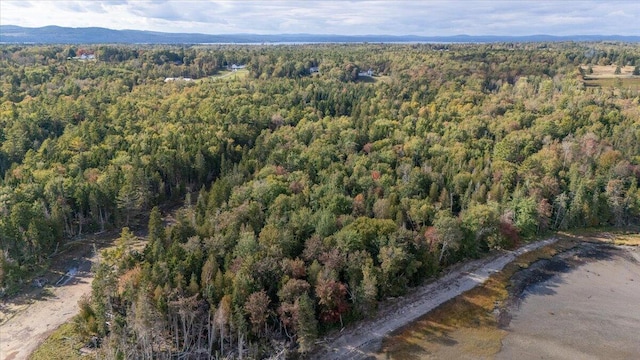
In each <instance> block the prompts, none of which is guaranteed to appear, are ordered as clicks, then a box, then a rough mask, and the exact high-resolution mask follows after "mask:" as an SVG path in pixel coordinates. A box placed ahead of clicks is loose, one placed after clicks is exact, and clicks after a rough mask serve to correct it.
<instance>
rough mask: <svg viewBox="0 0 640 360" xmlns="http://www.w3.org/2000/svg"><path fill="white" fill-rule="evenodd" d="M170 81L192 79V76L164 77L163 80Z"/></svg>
mask: <svg viewBox="0 0 640 360" xmlns="http://www.w3.org/2000/svg"><path fill="white" fill-rule="evenodd" d="M171 81H187V82H188V81H193V79H192V78H188V77H179V78H174V77H168V78H165V79H164V82H171Z"/></svg>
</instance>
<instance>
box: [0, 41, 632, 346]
mask: <svg viewBox="0 0 640 360" xmlns="http://www.w3.org/2000/svg"><path fill="white" fill-rule="evenodd" d="M83 54H91V55H92V56H91V57H90V58H89V57H85V58H82V55H83ZM233 65H236V66H233ZM590 65H594V66H595V65H600V66H614V67H615V66H619V67H625V66H631V67H636V68H637V66H638V65H640V48H639V47H638V46H636V45H626V44H609V43H597V44H596V43H594V44H587V43H585V44H575V43H556V44H538V43H527V44H485V45H453V44H438V45H428V44H412V45H388V44H387V45H383V44H361V45H354V44H349V45H297V46H215V47H211V46H188V47H169V46H165V47H158V46H110V45H99V46H90V47H89V46H87V47H80V46H73V47H68V46H67V47H64V46H46V47H44V46H14V45H12V46H7V45H4V46H1V47H0V246H1V249H2V251H1V252H0V287H1V288H2V295H5V294H9V293H10V292H11V291H12V289H13V288H14V287H15V286H17V285H18V284H20V283H22V282H24V281H26V279H28V277H29V274H32V273H33V272H34V271H35V270H36V269H37V268H38V267H40V266H42V265H43V264H46V262H47V259H48V257H49V256H50V255H51V254H52V253H54V252H55V250H56V249H57V247H58V246H59V244H61V243H64V242H68V241H71V240H72V239H74V238H78V237H81V236H83V235H84V234H91V233H96V232H100V231H104V230H109V229H111V230H114V229H115V230H117V231H120V230H121V235H120V238H119V239H118V246H117V247H116V249H114V250H111V251H110V252H107V253H105V254H104V256H103V260H102V261H101V262H100V264H99V265H98V266H97V267H96V269H95V270H96V280H95V281H94V284H93V296H92V298H91V299H89V300H87V301H86V302H85V303H83V304H82V306H81V315H80V317H79V320H78V321H77V322H78V328H79V329H81V331H82V332H83V334H84V335H86V336H87V337H90V336H97V337H98V338H100V339H101V343H102V349H103V351H104V352H105V354H111V355H114V356H115V355H116V354H120V355H118V356H125V357H126V356H134V357H144V356H148V357H151V356H154V357H159V358H163V357H167V358H168V357H170V356H171V354H174V355H175V354H183V355H184V356H193V357H196V356H197V354H199V353H201V352H203V351H204V352H207V353H208V354H215V356H218V357H225V356H227V355H231V356H237V355H239V353H240V352H245V355H247V354H249V355H250V356H251V357H262V356H265V354H268V353H269V352H271V351H274V349H275V348H277V347H278V346H286V347H289V346H291V348H293V349H295V350H296V351H299V352H301V353H303V352H306V351H308V350H309V349H310V348H311V347H312V346H313V341H314V339H315V337H316V336H318V334H321V333H323V332H324V331H327V330H329V329H332V328H334V327H336V326H340V325H341V324H344V323H345V322H347V321H350V320H353V319H358V318H362V317H366V316H372V315H373V314H375V309H376V306H377V302H378V301H379V300H382V299H385V298H387V297H393V296H399V295H402V294H404V293H405V292H406V291H407V290H408V289H409V288H410V287H411V286H415V285H418V284H420V283H422V282H423V281H424V280H425V279H428V278H430V277H433V276H435V275H436V274H437V273H438V271H439V270H440V269H442V268H443V267H445V266H447V265H450V264H453V263H455V262H458V261H461V260H464V259H468V258H475V257H479V256H482V255H483V254H485V253H487V252H488V251H490V250H491V249H499V248H509V247H513V246H515V245H516V244H518V243H519V242H521V241H526V240H527V239H530V238H533V237H535V236H536V235H539V234H543V233H545V232H547V231H554V230H560V229H570V228H582V227H600V226H620V227H623V226H628V225H630V224H637V223H638V222H639V219H640V190H639V189H638V181H639V180H640V104H639V101H640V95H639V92H638V88H639V87H637V86H636V87H633V86H631V87H627V86H620V84H622V83H620V84H618V83H614V85H613V86H586V85H585V81H584V78H583V77H584V76H585V71H584V68H585V67H589V66H590ZM245 66H246V67H245ZM633 76H636V75H633ZM167 78H172V79H174V80H175V81H165V80H166V79H167ZM629 79H630V81H640V79H637V78H633V77H630V78H629ZM625 84H627V83H625ZM636 84H637V83H636ZM168 204H182V206H181V208H180V209H179V210H177V211H176V212H175V216H174V217H175V222H174V223H172V224H171V225H168V226H166V227H165V226H164V225H163V220H162V216H163V214H161V212H160V210H158V209H159V207H162V206H166V205H168ZM137 228H148V229H147V230H148V231H147V233H148V236H147V241H148V242H147V245H146V248H145V249H144V251H141V252H137V251H135V250H131V248H130V247H128V246H127V244H128V243H130V242H131V241H132V239H133V234H132V232H131V230H130V229H137ZM127 339H130V340H131V339H132V341H127ZM269 339H272V340H274V339H275V340H278V341H280V342H279V343H276V342H273V341H269ZM278 344H280V345H278ZM282 344H285V345H282Z"/></svg>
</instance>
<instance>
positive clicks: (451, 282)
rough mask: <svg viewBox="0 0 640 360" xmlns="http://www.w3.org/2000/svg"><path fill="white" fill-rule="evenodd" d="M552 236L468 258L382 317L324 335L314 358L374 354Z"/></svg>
mask: <svg viewBox="0 0 640 360" xmlns="http://www.w3.org/2000/svg"><path fill="white" fill-rule="evenodd" d="M556 241H557V239H556V238H550V239H547V240H542V241H538V242H534V243H530V244H527V245H526V246H523V247H521V248H519V249H517V250H515V251H505V252H503V253H500V254H498V255H494V256H492V257H489V258H487V259H480V260H476V261H472V262H469V263H467V264H465V265H464V266H462V267H460V268H457V269H456V270H453V271H452V272H450V273H448V274H447V275H445V276H443V277H442V278H440V279H438V280H436V281H434V282H432V283H430V284H428V285H424V286H422V287H420V288H418V289H417V290H415V291H414V292H412V293H411V294H409V295H407V296H405V297H403V298H401V299H398V301H397V302H395V303H394V304H393V308H392V309H383V310H381V313H382V314H383V315H381V316H380V317H377V318H376V319H374V320H369V321H363V322H361V323H360V324H358V325H357V326H356V327H354V328H352V329H349V330H345V331H343V332H341V333H339V334H338V335H335V336H332V337H328V338H325V339H323V341H322V348H321V350H320V351H317V352H316V354H314V355H313V358H314V359H367V358H369V357H371V356H373V355H374V352H375V351H376V350H377V348H378V347H379V345H380V342H381V341H382V339H383V338H384V337H385V336H386V335H388V334H389V333H391V332H392V331H394V330H397V329H399V328H401V327H403V326H405V325H407V324H409V323H411V322H413V321H415V320H417V319H418V318H419V317H421V316H422V315H424V314H426V313H427V312H429V311H431V310H433V309H435V308H436V307H438V306H439V305H441V304H442V303H444V302H446V301H447V300H450V299H452V298H454V297H456V296H458V295H460V294H462V293H464V292H465V291H468V290H470V289H472V288H474V287H476V286H477V285H479V284H481V283H483V282H484V281H486V280H487V279H488V278H489V276H490V275H491V274H492V273H494V272H497V271H500V270H502V268H504V266H505V265H506V264H508V263H509V262H511V261H513V260H514V259H515V258H516V257H517V256H519V255H522V254H524V253H527V252H529V251H532V250H535V249H538V248H541V247H543V246H546V245H550V244H552V243H554V242H556Z"/></svg>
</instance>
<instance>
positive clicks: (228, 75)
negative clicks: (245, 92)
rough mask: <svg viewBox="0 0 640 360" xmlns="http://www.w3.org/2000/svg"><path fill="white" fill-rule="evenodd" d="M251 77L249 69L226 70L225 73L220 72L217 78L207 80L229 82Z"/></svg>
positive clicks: (212, 77)
mask: <svg viewBox="0 0 640 360" xmlns="http://www.w3.org/2000/svg"><path fill="white" fill-rule="evenodd" d="M248 75H249V70H247V69H240V70H238V71H230V70H224V71H220V72H219V73H218V74H217V75H215V76H211V77H208V78H205V79H210V80H223V79H229V80H239V79H244V78H246V77H247V76H248Z"/></svg>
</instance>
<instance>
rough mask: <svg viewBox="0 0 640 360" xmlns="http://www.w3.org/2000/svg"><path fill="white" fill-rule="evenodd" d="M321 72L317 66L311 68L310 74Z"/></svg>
mask: <svg viewBox="0 0 640 360" xmlns="http://www.w3.org/2000/svg"><path fill="white" fill-rule="evenodd" d="M317 72H320V68H319V67H317V66H312V67H310V68H309V74H313V73H317Z"/></svg>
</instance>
